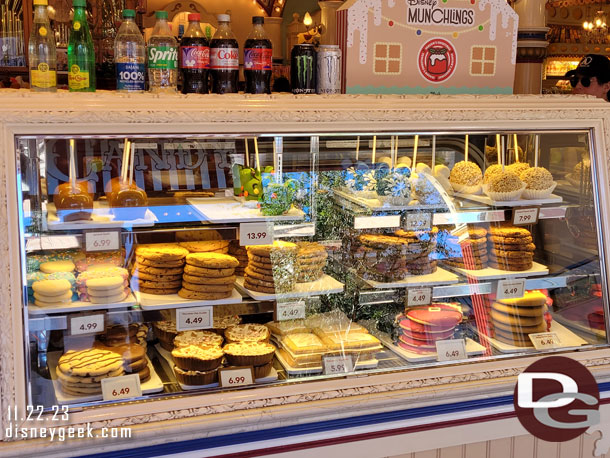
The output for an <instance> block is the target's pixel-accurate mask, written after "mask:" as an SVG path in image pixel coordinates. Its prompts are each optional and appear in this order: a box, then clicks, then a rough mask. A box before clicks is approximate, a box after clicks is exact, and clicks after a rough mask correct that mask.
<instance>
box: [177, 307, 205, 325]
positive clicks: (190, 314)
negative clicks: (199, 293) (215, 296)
mask: <svg viewBox="0 0 610 458" xmlns="http://www.w3.org/2000/svg"><path fill="white" fill-rule="evenodd" d="M212 326H214V307H191V308H188V309H177V310H176V330H177V331H190V330H191V329H205V328H211V327H212Z"/></svg>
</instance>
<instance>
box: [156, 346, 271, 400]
mask: <svg viewBox="0 0 610 458" xmlns="http://www.w3.org/2000/svg"><path fill="white" fill-rule="evenodd" d="M155 350H157V351H158V352H159V354H160V355H161V356H162V357H163V359H165V361H167V363H168V364H169V366H170V367H171V368H172V370H174V365H175V364H174V358H173V357H172V354H171V353H170V352H169V351H167V350H166V349H165V348H163V347H161V345H159V344H157V345H155ZM277 379H278V376H277V370H276V369H275V367H272V368H271V372H269V375H267V376H265V377H261V378H257V379H256V380H254V383H256V384H262V383H270V382H275V381H276V380H277ZM176 382H177V383H178V384H179V385H180V387H181V388H182V389H183V390H185V391H190V390H200V389H202V388H215V387H218V386H220V385H219V383H218V382H216V383H210V384H208V385H183V384H182V383H180V382H178V381H176Z"/></svg>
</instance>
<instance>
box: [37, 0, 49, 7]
mask: <svg viewBox="0 0 610 458" xmlns="http://www.w3.org/2000/svg"><path fill="white" fill-rule="evenodd" d="M48 4H49V2H48V1H47V0H34V6H38V5H43V6H47V5H48Z"/></svg>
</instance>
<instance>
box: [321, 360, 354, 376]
mask: <svg viewBox="0 0 610 458" xmlns="http://www.w3.org/2000/svg"><path fill="white" fill-rule="evenodd" d="M323 362H324V374H326V375H330V374H346V373H348V372H353V371H354V359H353V358H352V355H342V356H325V357H324V361H323Z"/></svg>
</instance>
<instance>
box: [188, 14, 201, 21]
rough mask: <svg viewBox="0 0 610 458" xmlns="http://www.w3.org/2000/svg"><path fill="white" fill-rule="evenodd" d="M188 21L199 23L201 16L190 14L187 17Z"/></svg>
mask: <svg viewBox="0 0 610 458" xmlns="http://www.w3.org/2000/svg"><path fill="white" fill-rule="evenodd" d="M188 20H189V22H190V21H197V22H199V21H200V20H201V14H199V13H191V14H189V15H188Z"/></svg>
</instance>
